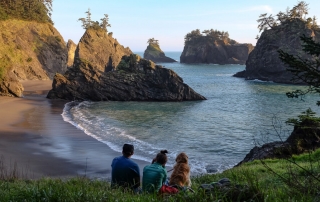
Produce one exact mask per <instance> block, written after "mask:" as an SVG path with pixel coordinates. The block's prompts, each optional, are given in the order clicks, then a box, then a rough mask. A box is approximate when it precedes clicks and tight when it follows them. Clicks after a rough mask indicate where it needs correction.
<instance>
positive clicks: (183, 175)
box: [169, 152, 191, 187]
mask: <svg viewBox="0 0 320 202" xmlns="http://www.w3.org/2000/svg"><path fill="white" fill-rule="evenodd" d="M169 184H170V185H171V186H174V185H178V186H180V187H184V186H188V187H190V186H191V180H190V167H189V165H188V156H187V154H186V153H184V152H182V153H180V154H179V155H178V156H177V158H176V164H175V165H174V167H173V172H172V174H171V177H170V181H169Z"/></svg>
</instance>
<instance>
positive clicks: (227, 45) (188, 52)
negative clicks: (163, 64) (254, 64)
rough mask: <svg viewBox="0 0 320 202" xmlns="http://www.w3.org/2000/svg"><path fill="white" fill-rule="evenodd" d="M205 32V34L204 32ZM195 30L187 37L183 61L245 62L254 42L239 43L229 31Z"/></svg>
mask: <svg viewBox="0 0 320 202" xmlns="http://www.w3.org/2000/svg"><path fill="white" fill-rule="evenodd" d="M202 33H203V34H202ZM202 33H200V30H198V29H197V30H193V31H192V32H190V33H188V34H187V35H186V37H185V46H184V48H183V52H182V54H181V56H180V62H181V63H213V64H245V62H246V60H247V58H248V55H249V53H250V52H251V51H252V50H253V49H254V46H253V45H252V44H239V43H238V42H236V41H235V40H232V39H230V38H229V34H228V32H220V31H217V30H212V29H211V30H205V31H203V32H202Z"/></svg>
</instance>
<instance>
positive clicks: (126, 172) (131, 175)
mask: <svg viewBox="0 0 320 202" xmlns="http://www.w3.org/2000/svg"><path fill="white" fill-rule="evenodd" d="M133 150H134V148H133V145H129V144H125V145H123V151H122V153H123V156H119V157H116V158H114V159H113V161H112V164H111V167H112V171H111V186H113V187H114V186H122V187H128V188H132V189H135V188H137V187H139V186H140V169H139V166H138V164H136V163H135V162H133V161H132V160H131V159H130V157H131V156H132V155H133Z"/></svg>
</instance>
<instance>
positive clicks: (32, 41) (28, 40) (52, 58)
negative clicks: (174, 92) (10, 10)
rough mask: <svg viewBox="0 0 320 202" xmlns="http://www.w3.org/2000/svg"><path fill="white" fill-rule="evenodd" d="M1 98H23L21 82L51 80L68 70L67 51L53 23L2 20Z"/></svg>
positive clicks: (0, 36) (0, 57)
mask: <svg viewBox="0 0 320 202" xmlns="http://www.w3.org/2000/svg"><path fill="white" fill-rule="evenodd" d="M0 34H1V35H0V44H1V46H0V95H3V96H17V97H21V96H22V92H23V87H22V85H21V84H20V82H19V81H20V80H48V79H52V78H53V76H54V75H55V73H57V72H59V73H63V72H65V71H66V69H67V48H66V44H65V42H64V40H63V38H62V36H61V35H60V33H59V32H58V31H57V30H56V29H55V28H54V27H53V26H52V24H50V23H37V22H32V21H22V20H5V21H0Z"/></svg>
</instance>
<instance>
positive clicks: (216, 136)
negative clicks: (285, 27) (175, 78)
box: [63, 52, 319, 174]
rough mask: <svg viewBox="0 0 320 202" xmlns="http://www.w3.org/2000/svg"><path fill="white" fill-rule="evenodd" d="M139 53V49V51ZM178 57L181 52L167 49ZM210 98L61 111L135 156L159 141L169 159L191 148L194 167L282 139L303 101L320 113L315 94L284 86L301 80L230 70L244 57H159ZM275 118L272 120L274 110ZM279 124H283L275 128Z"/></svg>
mask: <svg viewBox="0 0 320 202" xmlns="http://www.w3.org/2000/svg"><path fill="white" fill-rule="evenodd" d="M139 54H141V53H139ZM166 55H167V56H169V57H172V58H174V59H176V60H179V57H180V53H179V52H173V53H166ZM163 65H164V66H165V67H166V68H170V69H172V70H174V71H175V72H177V73H178V74H179V76H181V77H182V78H183V79H184V82H185V83H187V84H188V85H189V86H190V87H192V88H193V89H194V90H195V91H196V92H198V93H200V94H202V95H203V96H205V97H206V98H207V100H205V101H193V102H171V103H169V102H82V103H81V104H79V105H77V106H74V107H71V104H67V105H66V107H65V109H64V113H63V116H64V119H65V120H66V121H68V122H70V123H72V124H74V125H76V126H77V127H79V128H80V129H82V130H84V131H85V132H86V134H88V135H90V136H92V137H94V138H96V139H97V140H99V141H101V142H103V143H105V144H106V147H110V148H111V149H113V150H115V151H119V152H121V147H122V145H123V144H124V143H132V144H134V146H135V155H134V156H133V158H137V159H141V160H145V161H147V162H150V161H151V159H152V158H154V156H155V155H156V153H157V152H159V151H160V150H161V149H167V150H168V151H169V152H170V153H169V155H168V156H169V161H168V165H171V166H172V165H173V164H174V159H175V156H176V155H177V154H178V153H179V152H182V151H183V152H186V153H187V154H188V155H189V160H190V165H191V171H192V174H201V173H207V172H215V171H222V170H224V169H227V168H230V167H232V166H233V165H235V164H237V163H238V162H239V161H241V160H242V159H243V158H244V156H245V155H246V154H247V153H248V152H249V151H250V149H251V148H253V147H254V146H255V144H256V143H257V141H259V142H260V143H263V142H265V141H274V140H279V137H278V136H277V131H275V129H274V126H275V128H276V129H278V130H279V131H278V132H280V134H281V136H282V137H283V138H285V137H287V136H288V135H289V134H290V132H291V131H292V127H290V126H287V125H285V123H284V122H285V120H287V118H291V117H296V116H297V115H298V114H300V113H301V112H302V111H305V110H306V109H307V108H308V107H311V109H312V110H314V111H315V112H317V113H319V108H318V107H317V106H316V104H315V103H316V101H317V99H318V98H319V97H318V96H317V95H308V96H306V97H305V99H304V101H302V100H300V99H289V98H287V97H286V95H285V93H286V92H287V91H290V90H294V89H296V88H302V87H301V86H293V85H283V84H275V83H269V82H261V81H246V80H244V79H241V78H235V77H232V75H233V74H235V73H236V72H239V71H242V70H244V69H245V66H244V65H213V64H208V65H207V64H198V65H194V64H193V65H187V64H180V63H178V62H177V63H167V64H163ZM275 117H276V118H277V120H278V122H276V123H274V122H273V120H274V118H275ZM280 129H281V131H280Z"/></svg>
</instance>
